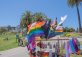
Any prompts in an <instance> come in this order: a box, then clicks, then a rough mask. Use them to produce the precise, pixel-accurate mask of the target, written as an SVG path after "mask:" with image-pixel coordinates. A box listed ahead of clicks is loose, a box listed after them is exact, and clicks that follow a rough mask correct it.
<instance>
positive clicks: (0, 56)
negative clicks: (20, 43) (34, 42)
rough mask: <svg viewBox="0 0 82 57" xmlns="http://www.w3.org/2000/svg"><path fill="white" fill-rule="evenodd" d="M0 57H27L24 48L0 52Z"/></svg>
mask: <svg viewBox="0 0 82 57" xmlns="http://www.w3.org/2000/svg"><path fill="white" fill-rule="evenodd" d="M0 57H29V55H28V51H27V48H26V47H18V48H13V49H10V50H6V51H1V52H0Z"/></svg>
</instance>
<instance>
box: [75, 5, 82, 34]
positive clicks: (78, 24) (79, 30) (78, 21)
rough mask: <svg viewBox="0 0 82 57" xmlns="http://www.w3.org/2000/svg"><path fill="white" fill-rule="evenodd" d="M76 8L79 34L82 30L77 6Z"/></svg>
mask: <svg viewBox="0 0 82 57" xmlns="http://www.w3.org/2000/svg"><path fill="white" fill-rule="evenodd" d="M76 8H77V15H78V25H79V33H81V32H82V30H81V20H80V13H79V8H78V4H76Z"/></svg>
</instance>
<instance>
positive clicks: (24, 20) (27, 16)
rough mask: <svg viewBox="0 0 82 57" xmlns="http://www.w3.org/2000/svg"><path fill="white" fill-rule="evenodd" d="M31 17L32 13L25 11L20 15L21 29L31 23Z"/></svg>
mask: <svg viewBox="0 0 82 57" xmlns="http://www.w3.org/2000/svg"><path fill="white" fill-rule="evenodd" d="M31 16H32V13H31V12H30V11H26V12H25V13H24V14H23V15H22V18H21V22H20V26H21V27H26V26H27V24H30V23H31V22H32V19H31Z"/></svg>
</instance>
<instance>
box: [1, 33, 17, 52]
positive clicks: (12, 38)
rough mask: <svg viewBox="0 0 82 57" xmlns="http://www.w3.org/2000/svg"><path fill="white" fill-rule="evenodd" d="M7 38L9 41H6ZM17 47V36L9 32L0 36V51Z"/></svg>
mask: <svg viewBox="0 0 82 57" xmlns="http://www.w3.org/2000/svg"><path fill="white" fill-rule="evenodd" d="M7 37H8V39H9V40H5V39H6V38H7ZM17 46H18V45H17V42H16V38H15V34H13V33H8V32H7V33H6V35H5V34H3V35H0V51H4V50H8V49H11V48H15V47H17Z"/></svg>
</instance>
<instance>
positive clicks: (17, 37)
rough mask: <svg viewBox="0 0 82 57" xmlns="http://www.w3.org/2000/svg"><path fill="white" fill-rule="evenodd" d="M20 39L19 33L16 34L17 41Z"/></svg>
mask: <svg viewBox="0 0 82 57" xmlns="http://www.w3.org/2000/svg"><path fill="white" fill-rule="evenodd" d="M18 39H19V35H18V34H16V42H18Z"/></svg>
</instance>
